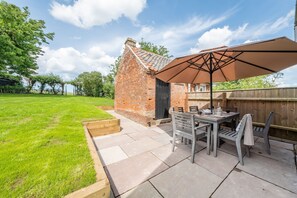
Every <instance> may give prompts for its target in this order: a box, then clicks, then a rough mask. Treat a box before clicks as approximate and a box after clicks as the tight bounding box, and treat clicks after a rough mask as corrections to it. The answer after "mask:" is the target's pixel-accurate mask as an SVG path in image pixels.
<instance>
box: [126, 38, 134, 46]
mask: <svg viewBox="0 0 297 198" xmlns="http://www.w3.org/2000/svg"><path fill="white" fill-rule="evenodd" d="M125 45H129V46H130V47H136V41H135V40H134V39H132V38H127V40H126V42H125Z"/></svg>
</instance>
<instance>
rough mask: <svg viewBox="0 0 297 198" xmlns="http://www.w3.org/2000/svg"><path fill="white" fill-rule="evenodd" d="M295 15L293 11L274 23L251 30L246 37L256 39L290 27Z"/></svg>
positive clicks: (264, 24)
mask: <svg viewBox="0 0 297 198" xmlns="http://www.w3.org/2000/svg"><path fill="white" fill-rule="evenodd" d="M294 15H295V11H294V10H291V11H290V12H289V13H288V14H287V15H286V16H282V17H280V18H278V19H277V20H276V21H274V22H266V23H263V24H260V25H258V26H255V27H253V28H251V29H250V31H248V32H247V33H246V35H244V36H246V37H247V36H249V37H250V38H255V37H259V36H262V35H266V34H274V33H276V32H278V31H280V30H282V29H284V28H286V27H288V26H290V25H291V23H290V21H292V20H293V18H294ZM247 34H249V35H247Z"/></svg>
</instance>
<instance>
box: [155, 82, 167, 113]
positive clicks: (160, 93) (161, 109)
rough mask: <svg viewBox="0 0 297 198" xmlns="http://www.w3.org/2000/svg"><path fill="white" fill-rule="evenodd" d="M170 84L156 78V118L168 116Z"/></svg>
mask: <svg viewBox="0 0 297 198" xmlns="http://www.w3.org/2000/svg"><path fill="white" fill-rule="evenodd" d="M169 107H170V84H169V83H165V82H163V81H161V80H159V79H156V119H162V118H168V117H169V114H168V111H169Z"/></svg>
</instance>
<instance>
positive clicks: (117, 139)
mask: <svg viewBox="0 0 297 198" xmlns="http://www.w3.org/2000/svg"><path fill="white" fill-rule="evenodd" d="M94 141H95V144H96V146H97V148H98V149H104V148H108V147H112V146H118V145H120V144H126V143H130V142H133V141H134V140H133V139H132V138H131V137H129V136H128V135H118V136H110V137H107V138H103V139H94Z"/></svg>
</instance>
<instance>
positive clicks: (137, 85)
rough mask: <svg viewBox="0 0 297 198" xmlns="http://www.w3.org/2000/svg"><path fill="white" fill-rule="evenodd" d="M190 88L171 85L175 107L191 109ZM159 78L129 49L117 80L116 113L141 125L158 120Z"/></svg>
mask: <svg viewBox="0 0 297 198" xmlns="http://www.w3.org/2000/svg"><path fill="white" fill-rule="evenodd" d="M185 91H186V86H185V85H184V84H171V106H182V107H184V108H187V106H186V101H187V98H186V97H187V95H186V94H185ZM155 98H156V78H155V77H154V76H153V75H151V74H149V73H148V70H147V69H145V68H144V66H142V65H141V63H140V62H139V60H138V59H137V58H136V57H135V55H134V54H133V53H132V52H131V51H130V50H129V49H128V48H127V47H126V49H125V51H124V53H123V56H122V60H121V63H120V66H119V70H118V74H117V76H116V81H115V111H116V112H118V113H120V114H122V115H124V116H126V117H128V118H130V119H132V120H135V121H137V122H139V123H141V124H144V125H148V122H151V121H152V120H153V118H155V105H156V103H155Z"/></svg>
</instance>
